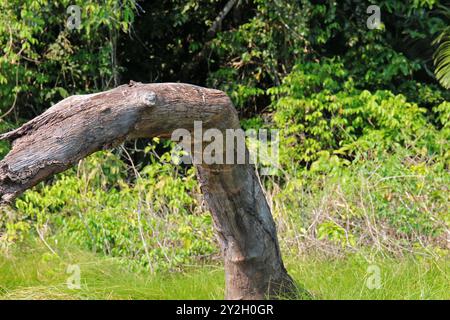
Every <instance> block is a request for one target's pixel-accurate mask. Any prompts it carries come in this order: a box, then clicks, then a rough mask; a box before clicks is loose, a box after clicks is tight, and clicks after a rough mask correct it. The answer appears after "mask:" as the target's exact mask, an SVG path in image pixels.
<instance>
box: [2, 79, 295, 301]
mask: <svg viewBox="0 0 450 320" xmlns="http://www.w3.org/2000/svg"><path fill="white" fill-rule="evenodd" d="M194 121H203V128H204V129H208V128H217V129H219V130H225V129H236V128H239V127H240V126H239V119H238V116H237V112H236V110H235V108H234V107H233V105H232V103H231V101H230V99H229V98H228V97H227V96H226V95H225V94H224V93H223V92H221V91H218V90H212V89H206V88H201V87H197V86H193V85H188V84H179V83H161V84H141V83H135V82H131V83H130V84H129V85H122V86H119V87H117V88H115V89H112V90H109V91H105V92H100V93H96V94H90V95H77V96H71V97H69V98H67V99H64V100H62V101H61V102H59V103H57V104H56V105H54V106H53V107H51V108H49V109H48V110H47V111H46V112H44V113H43V114H42V115H40V116H38V117H36V118H34V119H33V120H31V121H30V122H28V123H26V124H24V125H23V126H22V127H20V128H18V129H16V130H14V131H11V132H9V133H6V134H3V135H1V136H0V139H9V140H10V141H12V143H13V144H12V150H11V151H10V153H9V154H8V155H7V156H6V157H5V158H4V159H3V160H2V161H1V162H0V203H1V204H8V203H11V202H12V201H13V200H14V198H16V197H17V196H18V195H20V194H21V193H22V192H24V191H25V190H26V189H28V188H31V187H33V186H34V185H36V184H37V183H38V182H40V181H42V180H44V179H45V178H47V177H50V176H51V175H53V174H55V173H58V172H62V171H64V170H66V169H67V168H69V167H71V166H73V165H74V164H76V163H77V162H78V161H79V160H80V159H82V158H84V157H86V156H88V155H89V154H91V153H93V152H96V151H98V150H101V149H104V148H109V147H111V146H114V145H117V144H120V143H121V142H123V141H124V140H126V139H135V138H140V137H156V136H158V137H163V138H170V136H171V134H172V132H173V131H174V130H175V129H178V128H184V129H187V130H189V131H191V132H192V131H193V129H194ZM197 169H198V170H197V171H198V176H199V180H200V183H201V188H202V191H203V193H204V197H205V200H206V201H207V203H208V205H209V207H210V210H211V212H212V215H213V219H214V224H215V228H216V230H217V233H218V235H219V239H220V243H221V247H222V253H223V256H224V260H225V274H226V298H227V299H264V298H268V297H269V298H275V297H277V296H278V295H280V294H281V295H284V294H290V295H291V294H294V293H295V292H296V288H295V285H294V283H293V281H292V279H291V278H290V277H289V275H288V274H287V272H286V270H285V268H284V266H283V262H282V259H281V253H280V248H279V245H278V240H277V233H276V228H275V223H274V221H273V219H272V215H271V212H270V208H269V206H268V204H267V201H266V199H265V196H264V193H263V191H262V188H261V185H260V183H259V180H258V179H257V177H256V175H255V168H254V166H253V165H250V164H240V165H239V164H237V165H226V164H224V165H206V164H200V165H197Z"/></svg>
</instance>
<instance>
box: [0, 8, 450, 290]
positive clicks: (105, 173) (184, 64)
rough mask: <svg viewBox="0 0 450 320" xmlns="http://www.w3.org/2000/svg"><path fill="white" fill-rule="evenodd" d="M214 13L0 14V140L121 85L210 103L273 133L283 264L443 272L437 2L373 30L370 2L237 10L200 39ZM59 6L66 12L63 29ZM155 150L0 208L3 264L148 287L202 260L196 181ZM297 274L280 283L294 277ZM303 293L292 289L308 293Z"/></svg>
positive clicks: (203, 219) (445, 193)
mask: <svg viewBox="0 0 450 320" xmlns="http://www.w3.org/2000/svg"><path fill="white" fill-rule="evenodd" d="M226 2H227V1H219V0H183V1H181V0H176V1H137V2H136V1H133V0H122V1H115V0H105V1H103V2H102V3H100V2H98V1H90V0H77V1H59V2H51V1H46V0H26V1H18V0H7V1H6V0H0V48H1V52H0V97H1V99H0V111H1V113H2V114H3V115H2V116H1V119H0V121H1V122H0V129H1V130H2V131H7V130H9V129H11V128H14V127H16V126H18V125H20V124H21V123H23V122H25V121H27V120H29V119H31V118H33V117H35V116H36V115H38V114H40V113H41V112H43V111H44V110H45V109H47V108H48V107H49V106H51V105H52V104H54V103H56V102H57V101H59V100H61V99H62V98H65V97H67V96H68V95H71V94H75V93H86V92H95V91H101V90H105V89H107V88H110V87H113V86H115V85H117V84H119V83H126V82H128V81H129V80H136V81H142V82H163V81H184V82H190V83H195V84H199V85H203V86H209V87H214V88H218V89H221V90H224V91H225V92H227V93H228V94H229V96H230V97H231V98H232V100H233V102H234V103H235V105H236V107H237V109H238V111H239V113H240V116H241V118H242V125H243V126H244V127H245V128H260V127H265V128H273V129H279V130H280V133H281V144H280V166H279V168H278V170H277V174H276V175H274V176H268V177H262V179H263V184H264V186H265V188H266V192H267V196H268V199H269V201H270V202H271V205H272V208H273V214H274V216H275V219H276V222H277V225H278V228H279V236H280V241H281V245H282V247H283V250H284V251H285V252H286V253H287V255H288V260H289V261H291V262H292V261H297V260H298V259H300V258H299V257H300V255H301V254H305V253H311V254H314V255H317V254H320V255H324V256H325V257H330V256H331V257H333V259H334V258H336V257H340V256H341V255H346V254H349V253H350V252H378V253H381V254H387V255H391V256H395V257H399V256H403V255H408V254H411V253H412V254H416V253H420V254H421V255H426V256H431V257H433V259H434V258H436V259H440V258H443V259H448V257H449V255H448V253H449V248H450V245H449V243H450V204H449V200H450V190H449V186H450V174H449V170H450V99H449V98H450V93H449V91H448V90H446V89H445V88H444V87H445V86H446V87H448V85H449V81H448V79H449V74H450V73H449V70H448V69H449V65H450V64H449V60H448V58H449V56H450V55H449V50H448V46H449V40H448V39H449V34H448V30H449V29H448V28H449V19H448V18H449V14H448V13H449V8H450V6H449V4H448V3H447V2H446V1H439V0H414V1H394V0H383V1H377V3H374V4H377V5H379V7H380V10H381V24H380V26H379V28H377V29H373V30H371V29H368V28H367V26H366V20H367V18H368V17H369V15H370V14H368V13H367V12H366V9H367V7H368V6H369V4H372V2H371V1H367V2H365V1H352V0H344V1H328V0H325V1H312V0H298V1H287V0H272V1H268V0H253V1H251V0H243V1H237V3H236V4H235V6H234V8H233V9H232V10H231V12H230V13H229V14H228V15H227V16H226V17H225V18H224V20H223V21H222V23H221V26H220V29H218V30H216V32H208V30H209V28H210V27H211V25H212V21H214V19H215V18H216V16H217V15H218V13H219V12H220V10H222V8H223V6H224V5H225V3H226ZM70 4H77V5H79V6H80V8H81V24H80V28H79V29H76V30H69V29H67V28H66V21H67V19H68V17H69V14H67V13H66V8H67V7H68V6H69V5H70ZM435 51H436V54H434V52H435ZM435 64H436V67H435ZM434 71H435V72H436V77H437V78H438V79H439V80H440V83H441V84H442V86H441V85H440V84H439V82H438V79H437V78H436V77H435V75H434ZM8 148H9V146H8V145H7V144H6V143H5V142H1V144H0V154H2V155H4V154H6V152H7V151H8ZM170 148H171V145H170V144H169V143H167V142H164V141H159V140H158V139H156V140H154V141H138V142H137V143H135V144H134V143H126V144H124V145H123V146H121V147H120V148H117V149H115V150H112V151H104V152H101V153H98V154H95V155H93V156H91V157H89V158H87V159H86V160H83V161H82V162H80V163H79V164H78V166H77V167H76V168H73V169H70V170H69V171H67V172H65V173H63V174H59V175H58V176H57V177H55V178H54V179H52V180H51V181H48V182H46V183H41V184H40V185H39V186H37V187H36V188H34V189H33V190H30V191H28V192H26V193H25V194H24V195H23V196H22V197H20V199H18V200H17V202H16V204H15V206H14V207H13V208H2V209H1V210H2V211H1V212H0V248H1V249H2V251H4V252H5V253H8V252H14V250H16V249H17V247H20V245H21V243H22V242H24V241H25V242H26V240H27V239H28V238H29V237H36V238H39V239H40V240H39V241H42V242H44V243H45V244H46V246H48V248H50V249H51V248H57V247H58V243H59V242H63V243H70V244H71V245H76V246H78V247H81V248H82V249H83V250H90V251H92V252H94V253H98V254H102V255H106V256H112V257H115V258H116V259H117V260H120V261H121V262H122V263H123V264H125V265H127V266H131V267H132V268H135V269H144V270H151V271H159V272H162V271H163V270H180V269H186V268H188V267H189V266H190V265H192V264H198V263H200V262H202V263H204V262H212V261H215V259H216V258H217V256H218V254H219V249H218V246H217V243H216V241H215V239H214V233H213V229H212V222H211V218H210V216H209V213H208V211H207V209H206V208H205V207H204V205H203V203H202V198H201V194H200V189H199V186H198V183H197V181H196V178H195V170H194V169H193V168H189V167H185V166H181V165H174V164H172V163H171V162H170ZM52 250H53V249H52ZM358 259H359V258H358ZM352 261H353V260H352ZM353 262H354V261H353ZM0 263H1V262H0ZM8 263H9V262H8ZM294 264H295V263H294ZM291 265H292V263H291ZM336 265H339V262H337V264H336ZM392 265H393V264H391V265H390V266H388V267H386V268H388V269H389V268H394V267H392ZM326 268H333V267H326ZM326 268H325V269H326ZM406 268H408V267H406ZM307 269H308V268H306V265H305V267H299V268H297V269H296V268H293V270H297V271H298V273H299V274H302V275H299V276H298V277H299V278H300V279H302V277H303V278H304V275H305V272H306V273H308V272H307V271H305V270H307ZM312 269H314V268H312ZM318 270H322V269H318ZM297 271H295V272H297ZM318 272H319V271H318ZM330 272H334V271H332V270H331V271H330ZM447 274H448V273H447ZM444 276H445V275H444ZM316 277H317V274H315V275H311V278H310V279H309V282H308V278H307V279H305V281H306V282H307V283H306V284H307V285H310V286H311V287H312V288H314V287H316V285H318V287H321V284H320V283H318V282H315V281H316V280H313V278H314V279H315V278H316ZM319 278H320V277H319ZM0 279H1V277H0ZM317 281H320V280H317ZM349 281H351V280H349ZM442 281H443V282H445V281H444V280H442ZM392 282H393V283H394V282H395V280H394V279H393V280H392ZM447 289H448V288H447ZM208 290H210V289H209V288H208ZM211 290H213V289H211ZM411 290H413V289H411ZM431 290H434V289H431ZM437 290H443V291H442V292H445V289H442V288H441V289H437ZM1 291H2V286H1V283H0V292H1ZM439 292H441V291H439ZM319 295H323V296H325V297H336V296H333V295H331V294H330V293H329V291H327V289H326V288H325V289H323V290H322V289H319ZM425 295H426V296H424V297H425V298H426V297H444V296H445V294H444V293H439V294H436V295H434V294H433V293H428V292H427V293H426V294H425ZM427 295H428V296H427ZM96 296H100V297H102V294H99V295H96ZM391 296H392V297H394V296H395V297H397V296H400V294H398V295H397V294H392V295H391ZM189 297H190V296H189ZM339 297H355V296H354V295H345V294H339ZM362 297H371V296H370V295H364V296H362ZM380 297H383V296H382V294H380ZM385 297H389V295H387V296H385ZM404 297H418V296H417V295H415V294H412V293H411V294H409V293H408V296H404ZM421 297H422V296H421ZM446 297H447V298H448V290H447V296H446Z"/></svg>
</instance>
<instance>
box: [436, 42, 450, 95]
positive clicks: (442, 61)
mask: <svg viewBox="0 0 450 320" xmlns="http://www.w3.org/2000/svg"><path fill="white" fill-rule="evenodd" d="M434 65H435V67H436V69H435V71H434V73H435V75H436V78H437V79H438V81H439V83H440V84H441V85H442V86H443V87H444V88H446V89H450V36H442V37H440V41H439V47H438V48H437V51H436V53H435V54H434Z"/></svg>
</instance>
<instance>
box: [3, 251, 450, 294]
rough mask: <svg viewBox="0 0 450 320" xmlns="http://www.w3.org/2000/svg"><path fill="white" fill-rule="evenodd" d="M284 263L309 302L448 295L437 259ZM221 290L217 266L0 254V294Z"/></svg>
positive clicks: (443, 265) (75, 254)
mask: <svg viewBox="0 0 450 320" xmlns="http://www.w3.org/2000/svg"><path fill="white" fill-rule="evenodd" d="M287 261H288V264H287V265H288V269H289V271H290V273H291V274H292V275H293V277H294V278H295V279H296V280H297V281H298V282H299V283H301V284H302V285H303V286H304V287H305V288H307V290H308V291H309V292H310V293H311V294H312V295H313V297H314V298H316V299H450V279H449V275H450V264H449V262H448V260H444V259H440V260H433V259H431V258H420V259H419V258H412V257H410V258H404V259H401V260H399V259H389V258H380V259H379V260H377V259H375V260H374V261H367V260H366V259H364V258H363V257H362V255H360V254H359V255H353V256H349V257H347V258H343V259H333V260H325V259H324V258H313V257H307V258H302V259H300V260H299V259H298V258H297V259H293V258H292V257H288V258H287ZM70 264H76V265H78V266H79V267H80V270H81V274H80V276H81V288H80V289H69V288H68V287H67V284H66V281H67V278H68V277H69V276H70V274H68V273H67V272H66V271H67V267H68V265H70ZM370 265H377V266H378V267H379V269H380V275H381V288H380V289H372V290H370V289H368V288H367V286H366V281H367V279H368V277H370V274H368V272H367V268H368V266H370ZM223 290H224V275H223V271H222V268H221V267H220V266H210V265H209V266H192V267H189V268H187V269H186V271H185V272H174V273H158V274H155V275H151V274H146V273H142V272H133V271H131V270H129V269H127V268H125V267H124V266H123V263H120V261H119V260H116V259H111V258H105V257H100V256H97V255H94V254H92V253H89V252H85V251H82V250H79V249H77V248H71V247H65V248H64V249H63V250H62V252H60V253H59V256H56V255H53V254H52V253H50V252H49V251H48V250H47V249H46V248H45V247H44V246H41V245H40V244H31V245H30V244H28V245H26V246H25V247H22V248H20V250H15V251H12V252H10V253H9V255H5V254H3V255H0V299H221V298H222V297H223Z"/></svg>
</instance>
